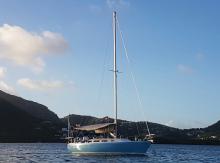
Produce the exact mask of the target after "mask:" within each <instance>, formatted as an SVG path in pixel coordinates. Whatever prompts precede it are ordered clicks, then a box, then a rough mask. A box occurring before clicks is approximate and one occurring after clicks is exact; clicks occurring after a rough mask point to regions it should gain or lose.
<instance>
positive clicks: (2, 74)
mask: <svg viewBox="0 0 220 163" xmlns="http://www.w3.org/2000/svg"><path fill="white" fill-rule="evenodd" d="M6 71H7V69H6V68H5V67H0V78H4V77H5V74H6Z"/></svg>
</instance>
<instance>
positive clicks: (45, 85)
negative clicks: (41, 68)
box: [17, 78, 63, 91]
mask: <svg viewBox="0 0 220 163" xmlns="http://www.w3.org/2000/svg"><path fill="white" fill-rule="evenodd" d="M17 84H18V85H20V86H22V87H24V88H26V89H29V90H36V91H47V90H53V89H58V88H62V87H63V82H61V81H58V80H56V81H47V80H31V79H29V78H22V79H19V80H18V81H17Z"/></svg>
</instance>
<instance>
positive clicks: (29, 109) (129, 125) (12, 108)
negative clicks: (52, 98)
mask: <svg viewBox="0 0 220 163" xmlns="http://www.w3.org/2000/svg"><path fill="white" fill-rule="evenodd" d="M113 121H114V120H113V119H112V118H109V117H103V118H96V117H93V116H86V115H76V114H71V115H70V122H71V125H73V126H74V125H76V124H80V125H81V126H83V125H91V124H97V123H105V122H113ZM118 125H119V126H118V130H119V133H120V136H122V137H128V138H130V139H134V137H139V138H143V137H145V135H146V134H147V128H146V124H145V122H131V121H126V120H120V119H119V120H118ZM148 125H149V128H150V131H151V133H152V134H155V135H156V136H155V142H156V143H173V144H215V145H217V144H218V145H220V121H218V122H216V123H215V124H213V125H210V126H208V127H205V128H193V129H178V128H174V127H169V126H165V125H161V124H157V123H152V122H149V123H148ZM63 127H67V116H66V117H64V118H61V119H59V117H58V116H57V115H56V114H55V113H54V112H52V111H50V110H49V109H48V108H47V107H46V106H44V105H42V104H39V103H36V102H33V101H29V100H25V99H23V98H21V97H17V96H14V95H10V94H7V93H5V92H3V91H0V143H1V142H62V141H63V140H61V139H60V138H61V137H62V132H61V129H62V128H63Z"/></svg>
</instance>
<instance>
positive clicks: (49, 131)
mask: <svg viewBox="0 0 220 163" xmlns="http://www.w3.org/2000/svg"><path fill="white" fill-rule="evenodd" d="M61 126H62V123H61V121H60V120H59V118H58V116H57V115H56V114H55V113H53V112H51V111H50V110H48V108H47V107H46V106H44V105H41V104H38V103H36V102H32V101H28V100H25V99H22V98H20V97H17V96H13V95H9V94H6V93H4V92H2V91H0V142H50V141H52V142H53V141H57V139H58V137H59V131H60V128H61Z"/></svg>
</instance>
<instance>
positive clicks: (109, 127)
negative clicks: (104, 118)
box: [75, 123, 115, 133]
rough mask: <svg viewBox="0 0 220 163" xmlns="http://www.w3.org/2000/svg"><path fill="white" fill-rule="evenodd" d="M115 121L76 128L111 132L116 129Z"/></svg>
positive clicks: (96, 131) (77, 128)
mask: <svg viewBox="0 0 220 163" xmlns="http://www.w3.org/2000/svg"><path fill="white" fill-rule="evenodd" d="M114 127H115V123H101V124H95V125H88V126H81V127H76V128H75V129H76V130H81V131H95V133H109V132H111V131H113V130H114Z"/></svg>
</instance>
